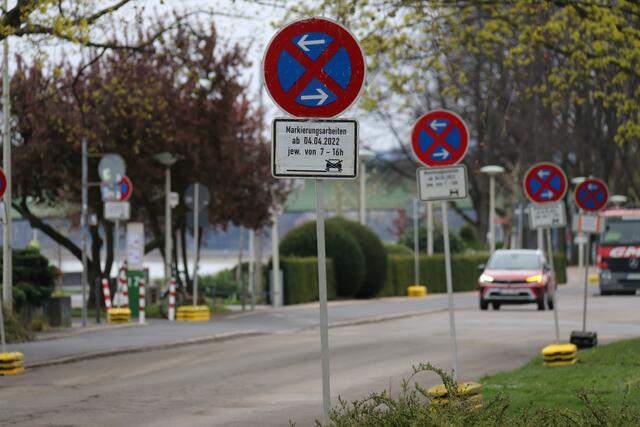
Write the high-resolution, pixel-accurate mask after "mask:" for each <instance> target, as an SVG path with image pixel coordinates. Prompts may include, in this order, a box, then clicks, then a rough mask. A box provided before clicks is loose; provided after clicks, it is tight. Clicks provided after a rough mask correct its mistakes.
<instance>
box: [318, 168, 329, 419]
mask: <svg viewBox="0 0 640 427" xmlns="http://www.w3.org/2000/svg"><path fill="white" fill-rule="evenodd" d="M315 181H316V217H317V219H316V232H317V234H318V295H319V297H320V347H321V352H322V407H323V408H324V423H325V424H326V425H329V409H331V383H330V374H329V321H328V313H327V260H326V252H325V242H324V188H323V182H322V180H321V179H318V178H316V179H315Z"/></svg>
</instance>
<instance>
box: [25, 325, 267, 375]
mask: <svg viewBox="0 0 640 427" xmlns="http://www.w3.org/2000/svg"><path fill="white" fill-rule="evenodd" d="M266 334H267V333H266V332H259V331H253V330H250V331H242V332H225V333H222V334H217V335H210V336H206V337H199V338H190V339H186V340H178V341H171V342H167V343H164V344H154V345H147V346H139V347H127V348H116V349H113V350H106V351H99V352H95V353H84V354H79V355H74V356H65V357H59V358H57V359H50V360H44V361H42V362H34V363H27V364H25V365H24V367H25V368H28V369H34V368H44V367H47V366H55V365H66V364H69V363H74V362H82V361H86V360H93V359H101V358H103V357H110V356H119V355H122V354H129V353H146V352H148V351H154V350H167V349H171V348H177V347H186V346H190V345H198V344H207V343H211V342H216V341H228V340H231V339H234V338H243V337H247V338H248V337H253V336H259V335H266Z"/></svg>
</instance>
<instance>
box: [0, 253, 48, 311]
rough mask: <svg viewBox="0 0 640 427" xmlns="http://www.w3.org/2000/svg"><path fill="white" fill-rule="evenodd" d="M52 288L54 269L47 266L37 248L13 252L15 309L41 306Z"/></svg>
mask: <svg viewBox="0 0 640 427" xmlns="http://www.w3.org/2000/svg"><path fill="white" fill-rule="evenodd" d="M0 258H1V257H0ZM1 265H2V262H1V260H0V266H1ZM54 288H55V268H54V267H52V266H49V260H48V259H47V258H45V257H44V256H42V255H41V254H40V251H39V250H38V249H37V248H33V247H28V248H25V249H16V250H14V251H13V299H14V301H15V305H16V306H17V307H20V306H22V305H27V306H31V307H39V306H41V305H42V303H43V302H44V301H45V300H46V299H47V298H49V297H50V296H51V293H52V292H53V290H54Z"/></svg>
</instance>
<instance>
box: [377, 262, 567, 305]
mask: <svg viewBox="0 0 640 427" xmlns="http://www.w3.org/2000/svg"><path fill="white" fill-rule="evenodd" d="M488 260H489V254H488V253H486V252H480V253H467V254H454V255H452V256H451V272H452V278H453V290H454V292H464V291H472V290H475V289H477V280H478V276H479V275H480V272H479V271H478V264H485V263H486V262H487V261H488ZM554 262H555V269H556V277H557V280H558V283H566V277H567V273H566V259H565V256H564V255H563V254H555V256H554ZM419 266H420V282H422V283H420V284H421V285H425V286H427V288H428V291H429V293H440V292H446V291H447V282H446V277H445V270H444V254H434V255H432V256H425V255H421V256H420V260H419ZM388 270H389V272H388V274H387V281H386V283H385V285H384V287H383V291H382V295H385V296H392V295H406V293H407V287H408V286H411V285H412V284H414V283H413V282H414V258H413V256H404V255H403V256H394V255H392V256H389V265H388Z"/></svg>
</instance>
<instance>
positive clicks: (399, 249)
mask: <svg viewBox="0 0 640 427" xmlns="http://www.w3.org/2000/svg"><path fill="white" fill-rule="evenodd" d="M384 250H385V251H386V252H387V255H412V256H413V250H411V249H409V248H408V247H406V246H405V245H400V244H397V243H385V244H384Z"/></svg>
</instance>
